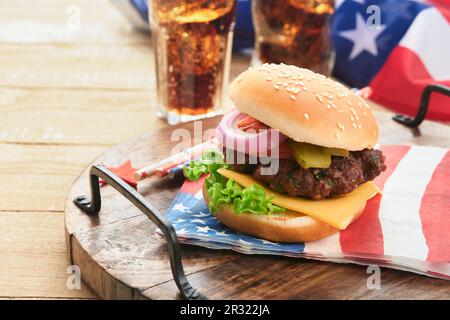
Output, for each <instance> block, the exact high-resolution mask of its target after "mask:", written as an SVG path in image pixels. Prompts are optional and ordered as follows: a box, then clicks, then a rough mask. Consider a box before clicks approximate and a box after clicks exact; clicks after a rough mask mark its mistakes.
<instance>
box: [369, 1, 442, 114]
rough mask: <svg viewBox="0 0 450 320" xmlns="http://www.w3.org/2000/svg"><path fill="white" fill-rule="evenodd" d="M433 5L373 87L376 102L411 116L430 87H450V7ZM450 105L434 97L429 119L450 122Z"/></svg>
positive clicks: (419, 18) (395, 51) (416, 21)
mask: <svg viewBox="0 0 450 320" xmlns="http://www.w3.org/2000/svg"><path fill="white" fill-rule="evenodd" d="M430 2H431V3H433V4H434V6H432V7H430V8H427V9H424V10H422V11H421V12H420V13H419V14H418V15H417V16H416V18H415V19H414V21H413V23H412V24H411V26H410V27H409V29H408V31H407V32H406V34H405V35H404V36H403V38H402V40H401V41H400V42H399V44H398V45H397V46H396V47H395V48H394V49H393V50H392V52H391V53H390V55H389V57H388V59H387V60H386V62H385V63H384V65H383V67H382V68H381V70H380V71H379V72H378V73H377V75H376V76H375V77H374V78H373V79H372V81H371V83H370V87H371V88H372V91H373V95H372V96H371V99H372V100H374V101H377V102H379V103H381V104H384V105H386V106H389V107H390V108H392V109H394V110H395V111H398V112H401V113H406V114H410V115H415V113H416V112H417V107H418V105H419V101H420V96H421V93H422V90H423V89H424V88H425V87H426V86H427V85H429V84H442V85H446V86H450V63H449V57H450V5H449V1H448V0H435V1H430ZM449 101H450V98H448V97H446V96H444V95H440V94H435V95H432V98H431V101H430V108H429V111H428V114H427V117H429V118H430V119H434V120H447V121H448V120H450V102H449Z"/></svg>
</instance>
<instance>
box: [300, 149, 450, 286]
mask: <svg viewBox="0 0 450 320" xmlns="http://www.w3.org/2000/svg"><path fill="white" fill-rule="evenodd" d="M381 149H382V150H383V152H384V153H385V154H386V155H388V157H387V167H388V169H387V170H386V171H385V172H383V174H382V175H381V176H379V177H378V178H377V179H376V180H375V183H376V184H377V185H378V186H379V187H380V188H381V189H383V195H378V196H376V197H375V198H373V199H371V200H370V201H369V202H368V203H367V206H366V208H365V210H364V213H363V214H362V215H361V217H360V218H359V219H358V220H357V221H355V222H354V223H353V224H351V225H350V226H349V227H348V228H347V230H344V231H342V232H340V233H339V234H337V235H335V236H331V237H328V238H325V239H322V240H319V241H315V242H310V243H306V244H305V250H304V251H305V254H306V255H307V256H311V257H314V256H316V255H321V256H322V257H323V258H325V259H335V260H340V261H342V262H345V261H346V260H349V259H354V258H369V259H376V260H379V261H380V262H384V263H387V264H389V265H390V266H394V267H395V266H397V267H398V268H400V269H408V268H409V269H415V270H419V271H421V272H423V273H427V274H429V275H436V276H440V277H444V278H445V277H448V278H450V236H449V234H450V152H449V150H448V149H443V148H434V147H421V146H389V145H387V146H382V147H381Z"/></svg>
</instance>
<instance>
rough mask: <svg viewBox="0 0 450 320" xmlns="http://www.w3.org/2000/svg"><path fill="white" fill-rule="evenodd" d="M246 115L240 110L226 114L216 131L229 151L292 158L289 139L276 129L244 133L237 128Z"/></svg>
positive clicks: (218, 137)
mask: <svg viewBox="0 0 450 320" xmlns="http://www.w3.org/2000/svg"><path fill="white" fill-rule="evenodd" d="M245 116H246V115H245V114H244V113H240V112H239V111H238V110H233V111H230V112H229V113H227V114H225V115H224V116H223V118H222V121H220V123H219V126H218V127H217V129H216V138H217V139H218V141H219V143H220V144H221V145H222V146H224V147H225V148H227V149H232V150H235V151H237V152H241V153H246V154H249V155H254V156H258V157H274V158H281V159H286V158H290V157H291V155H290V152H289V147H288V146H287V144H286V143H283V142H284V141H285V140H286V139H287V137H286V136H285V135H284V134H282V133H280V132H279V131H278V130H275V129H272V128H270V129H262V130H259V132H256V131H243V130H241V129H239V128H238V127H237V123H238V122H239V120H241V119H242V118H244V117H245Z"/></svg>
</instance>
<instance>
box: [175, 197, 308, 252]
mask: <svg viewBox="0 0 450 320" xmlns="http://www.w3.org/2000/svg"><path fill="white" fill-rule="evenodd" d="M167 218H168V220H169V222H170V223H171V224H172V226H173V227H174V228H175V231H176V232H177V235H178V237H179V240H180V242H182V243H187V244H192V245H198V246H203V247H207V248H211V249H230V250H235V251H239V252H242V253H247V254H276V255H289V256H293V255H301V254H302V252H303V249H304V244H303V243H295V244H286V243H275V242H271V241H267V240H263V239H258V238H255V237H252V236H248V235H245V234H240V233H237V232H235V231H233V230H231V229H229V228H227V227H226V226H225V225H223V224H222V223H220V222H219V221H218V220H217V219H216V218H215V217H214V215H212V214H211V213H210V212H209V210H208V208H207V206H206V204H205V202H204V201H203V199H198V198H196V197H194V196H193V195H192V194H189V193H183V192H179V193H178V194H177V196H176V198H175V200H174V202H173V203H172V206H171V207H170V208H169V210H168V211H167Z"/></svg>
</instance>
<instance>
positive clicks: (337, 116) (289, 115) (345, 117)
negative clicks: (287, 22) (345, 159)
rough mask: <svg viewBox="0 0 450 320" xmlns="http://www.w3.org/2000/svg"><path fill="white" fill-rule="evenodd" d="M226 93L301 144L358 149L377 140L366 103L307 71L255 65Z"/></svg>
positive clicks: (293, 67) (373, 120)
mask: <svg viewBox="0 0 450 320" xmlns="http://www.w3.org/2000/svg"><path fill="white" fill-rule="evenodd" d="M229 95H230V98H231V100H232V101H233V103H234V104H235V106H236V108H238V109H239V110H240V111H241V112H243V113H247V114H248V115H250V116H252V117H254V118H255V119H257V120H259V121H261V122H263V123H265V124H267V125H269V126H270V127H272V128H274V129H277V130H279V131H280V132H282V133H283V134H285V135H286V136H288V137H290V138H292V139H294V140H296V141H299V142H307V143H311V144H315V145H320V146H324V147H330V148H341V149H347V150H350V151H357V150H363V149H366V148H373V146H374V145H375V144H376V143H377V141H378V126H377V123H376V119H375V116H374V114H373V112H372V110H371V108H370V107H369V105H368V104H367V103H366V102H365V101H364V100H363V99H362V98H361V97H360V96H358V95H357V94H355V93H353V92H352V91H351V90H349V89H347V88H346V87H344V86H343V85H342V84H340V83H339V82H336V81H334V80H332V79H330V78H327V77H325V76H323V75H321V74H318V73H315V72H312V71H310V70H307V69H302V68H298V67H295V66H289V65H285V64H263V65H261V66H259V67H253V68H250V69H248V70H247V71H245V72H243V73H241V74H240V75H239V76H238V77H237V78H236V79H234V81H233V82H232V83H231V85H230V89H229Z"/></svg>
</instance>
